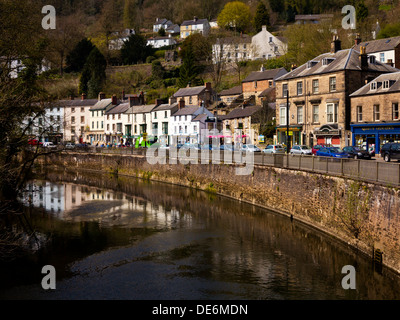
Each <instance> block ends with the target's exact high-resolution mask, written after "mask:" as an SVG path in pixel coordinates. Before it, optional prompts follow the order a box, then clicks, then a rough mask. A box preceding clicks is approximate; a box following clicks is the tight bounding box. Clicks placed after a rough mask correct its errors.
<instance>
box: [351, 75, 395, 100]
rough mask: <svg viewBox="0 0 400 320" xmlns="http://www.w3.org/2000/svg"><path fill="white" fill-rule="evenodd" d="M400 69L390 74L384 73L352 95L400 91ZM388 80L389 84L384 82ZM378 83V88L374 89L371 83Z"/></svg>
mask: <svg viewBox="0 0 400 320" xmlns="http://www.w3.org/2000/svg"><path fill="white" fill-rule="evenodd" d="M399 80H400V71H399V72H394V73H388V74H382V75H380V76H379V77H377V78H376V79H374V80H372V81H371V82H369V83H367V84H366V85H364V86H363V87H361V88H360V89H358V90H357V91H355V92H353V93H352V94H351V95H350V97H357V96H366V95H375V94H385V93H392V92H400V81H399ZM385 81H387V83H386V84H387V86H384V85H383V83H384V82H385ZM372 83H376V89H372V87H371V84H372Z"/></svg>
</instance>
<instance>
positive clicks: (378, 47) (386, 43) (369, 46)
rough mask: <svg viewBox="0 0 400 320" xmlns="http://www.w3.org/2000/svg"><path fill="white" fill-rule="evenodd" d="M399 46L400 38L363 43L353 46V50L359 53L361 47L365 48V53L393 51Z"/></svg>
mask: <svg viewBox="0 0 400 320" xmlns="http://www.w3.org/2000/svg"><path fill="white" fill-rule="evenodd" d="M399 44H400V36H399V37H392V38H386V39H378V40H372V41H364V42H361V43H360V44H358V45H355V46H354V47H353V49H355V50H357V51H360V48H361V47H365V49H366V53H367V54H368V53H374V52H382V51H389V50H394V48H395V47H397V46H398V45H399Z"/></svg>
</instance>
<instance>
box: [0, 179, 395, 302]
mask: <svg viewBox="0 0 400 320" xmlns="http://www.w3.org/2000/svg"><path fill="white" fill-rule="evenodd" d="M60 180H62V181H63V183H59V182H58V181H60ZM27 189H28V192H27V195H26V196H27V197H26V198H25V201H28V202H29V199H30V201H31V203H32V205H33V206H35V207H36V209H35V210H32V211H31V212H29V218H30V221H31V223H32V226H33V227H34V228H35V230H37V231H38V232H40V233H41V234H43V235H45V236H46V237H47V239H49V241H48V243H47V245H46V247H45V249H44V250H43V251H41V253H40V255H39V256H35V259H29V260H28V261H25V263H24V264H21V263H20V262H18V263H17V262H15V263H14V264H13V265H7V266H2V270H0V271H2V272H1V273H0V277H1V278H0V283H1V285H0V286H1V287H0V298H21V299H24V298H41V299H398V298H399V292H400V290H399V288H400V281H399V277H398V276H397V275H394V274H392V273H390V272H389V271H387V270H386V271H385V272H383V274H378V273H376V272H375V271H374V269H373V267H372V265H371V263H370V261H369V260H366V259H365V258H363V257H361V256H360V255H358V254H356V253H355V252H353V251H352V250H350V249H348V248H346V247H344V246H343V245H342V244H341V243H337V242H335V241H334V240H332V239H330V238H327V237H325V236H324V235H322V234H320V233H318V232H316V231H315V230H313V229H310V228H308V227H306V226H304V225H302V224H300V223H298V222H296V221H294V222H291V221H290V219H288V218H286V217H282V216H279V215H276V214H274V213H273V212H270V211H267V210H265V209H261V208H258V207H255V206H252V205H250V204H246V203H241V202H238V201H234V200H231V199H227V198H224V197H219V196H215V195H210V194H207V193H204V192H200V191H196V190H193V189H187V188H180V187H176V186H171V185H168V184H158V183H150V182H143V181H139V180H135V179H130V178H123V177H120V178H113V177H107V176H103V177H99V176H98V175H97V176H95V175H80V174H66V173H62V176H60V175H59V174H56V173H49V174H48V175H47V176H46V181H34V182H33V183H32V184H31V185H29V186H28V188H27ZM27 199H28V200H27ZM44 264H51V265H54V266H55V267H56V270H57V290H55V291H54V292H45V291H43V290H42V289H41V288H40V287H39V285H38V284H40V279H41V278H40V277H41V274H40V268H41V266H43V265H44ZM348 264H350V265H353V266H355V267H356V270H357V290H350V291H346V290H343V289H342V287H341V280H342V277H343V275H342V274H341V268H342V267H343V266H344V265H348ZM21 273H23V274H25V278H24V279H23V280H18V281H15V280H13V279H15V277H16V275H17V274H21Z"/></svg>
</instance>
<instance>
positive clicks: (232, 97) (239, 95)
mask: <svg viewBox="0 0 400 320" xmlns="http://www.w3.org/2000/svg"><path fill="white" fill-rule="evenodd" d="M218 97H219V99H220V101H221V102H223V103H224V104H225V105H226V106H230V105H231V104H232V103H234V102H236V101H238V100H240V101H242V100H243V89H242V85H240V86H236V87H232V88H230V89H226V90H222V91H221V92H220V93H218Z"/></svg>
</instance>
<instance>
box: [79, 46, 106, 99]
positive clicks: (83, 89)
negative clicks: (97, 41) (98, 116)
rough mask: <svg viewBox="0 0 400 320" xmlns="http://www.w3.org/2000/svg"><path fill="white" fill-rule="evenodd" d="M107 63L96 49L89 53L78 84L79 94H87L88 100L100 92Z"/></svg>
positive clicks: (104, 78)
mask: <svg viewBox="0 0 400 320" xmlns="http://www.w3.org/2000/svg"><path fill="white" fill-rule="evenodd" d="M106 67H107V62H106V60H105V58H104V56H103V55H102V54H101V52H100V51H99V49H97V48H96V47H94V48H93V50H92V51H91V52H90V54H89V56H88V58H87V60H86V63H85V66H84V67H83V71H82V75H81V78H80V82H79V93H87V95H88V96H89V97H90V98H96V97H97V96H98V94H99V92H100V91H102V89H103V86H104V83H105V81H106Z"/></svg>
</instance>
